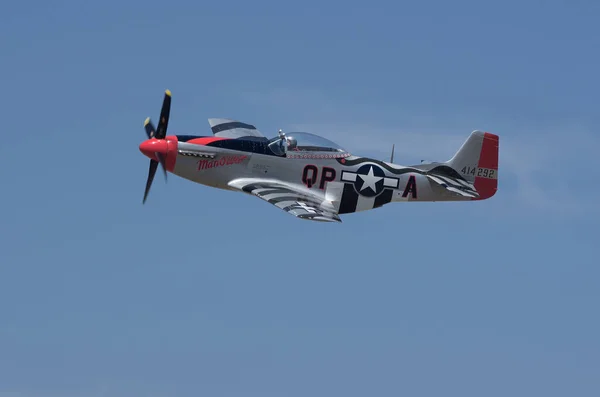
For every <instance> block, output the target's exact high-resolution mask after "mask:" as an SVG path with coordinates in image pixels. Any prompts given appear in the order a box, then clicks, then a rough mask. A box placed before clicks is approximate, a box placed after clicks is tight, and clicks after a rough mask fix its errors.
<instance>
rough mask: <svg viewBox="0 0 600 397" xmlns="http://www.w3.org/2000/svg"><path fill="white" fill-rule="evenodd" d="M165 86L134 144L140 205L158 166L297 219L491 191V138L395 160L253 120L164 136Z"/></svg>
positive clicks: (479, 134) (494, 169) (494, 163)
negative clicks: (264, 128) (449, 152)
mask: <svg viewBox="0 0 600 397" xmlns="http://www.w3.org/2000/svg"><path fill="white" fill-rule="evenodd" d="M170 111H171V92H170V91H169V90H166V91H165V95H164V99H163V104H162V109H161V113H160V119H159V122H158V128H154V124H153V123H152V121H151V120H150V118H147V119H146V120H145V122H144V128H145V131H146V134H147V136H148V139H147V140H145V141H143V142H142V143H141V144H140V146H139V149H140V151H141V152H142V153H143V154H144V155H145V156H147V157H149V158H150V168H149V172H148V179H147V182H146V190H145V192H144V198H143V201H142V203H145V202H146V199H147V197H148V193H149V191H150V187H151V185H152V181H153V180H154V175H155V174H156V170H157V168H158V165H159V164H160V165H161V168H162V170H163V173H164V176H165V180H166V178H167V172H169V173H172V174H175V175H177V176H180V177H182V178H185V179H187V180H190V181H192V182H196V183H199V184H202V185H206V186H210V187H214V188H218V189H223V190H230V191H237V192H242V193H246V194H249V195H254V196H257V197H259V198H260V199H262V200H264V201H266V202H268V203H270V204H272V205H274V206H275V207H277V208H279V209H281V210H283V211H285V212H287V213H288V214H291V215H294V216H296V217H297V218H300V219H305V220H312V221H321V222H342V220H341V217H340V215H344V214H350V213H355V212H359V211H366V210H371V209H375V208H380V207H382V206H384V205H385V204H389V203H392V202H437V201H444V202H445V201H478V200H486V199H489V198H491V197H492V196H494V195H495V194H496V191H497V189H498V151H499V136H498V135H496V134H492V133H489V132H483V131H479V130H475V131H473V132H472V133H471V134H470V135H469V136H468V137H467V139H466V140H465V141H464V143H463V144H462V146H461V147H460V148H459V149H458V151H457V152H456V153H455V155H454V156H453V157H452V158H451V159H449V160H447V161H442V162H422V163H421V164H416V165H410V166H403V165H398V164H394V163H393V161H394V147H392V154H391V157H390V161H389V162H387V161H381V160H377V159H373V158H368V157H362V156H358V155H353V154H351V153H349V152H347V151H346V150H344V149H343V148H342V147H340V146H339V145H337V144H336V143H334V142H332V141H330V140H328V139H326V138H324V137H321V136H319V135H315V134H311V133H308V132H289V133H284V132H283V131H281V130H279V133H278V134H277V136H275V137H273V138H267V137H266V136H264V135H263V134H262V133H261V132H260V131H259V130H258V129H257V128H256V127H255V126H254V125H251V124H247V123H243V122H240V121H236V120H232V119H221V118H211V119H209V120H208V122H209V125H210V127H211V130H212V135H204V136H197V135H167V127H168V124H169V116H170Z"/></svg>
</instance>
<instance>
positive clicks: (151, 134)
mask: <svg viewBox="0 0 600 397" xmlns="http://www.w3.org/2000/svg"><path fill="white" fill-rule="evenodd" d="M170 113H171V91H169V90H166V91H165V97H164V99H163V104H162V109H161V110H160V119H159V121H158V128H154V124H153V123H152V121H151V120H150V117H148V118H147V119H146V120H145V121H144V129H145V130H146V135H147V136H148V139H165V137H166V136H167V127H168V126H169V115H170ZM154 154H155V155H156V157H157V158H158V161H156V160H153V159H150V167H149V169H148V179H147V180H146V190H145V191H144V199H143V201H142V203H144V204H145V203H146V198H148V193H149V192H150V187H151V186H152V181H153V180H154V175H155V174H156V169H157V168H158V164H159V163H160V165H161V168H162V170H163V173H164V175H165V182H166V180H167V167H166V165H165V158H164V156H163V154H162V153H158V152H155V153H154Z"/></svg>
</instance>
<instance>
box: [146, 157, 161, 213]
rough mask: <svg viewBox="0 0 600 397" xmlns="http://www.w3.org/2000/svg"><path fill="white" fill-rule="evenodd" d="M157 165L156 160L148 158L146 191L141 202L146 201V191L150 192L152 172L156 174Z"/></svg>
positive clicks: (152, 178)
mask: <svg viewBox="0 0 600 397" xmlns="http://www.w3.org/2000/svg"><path fill="white" fill-rule="evenodd" d="M157 167H158V161H156V160H150V168H149V169H148V180H147V181H146V191H145V192H144V200H143V201H142V203H146V198H147V197H148V192H150V186H152V181H153V180H154V174H156V168H157Z"/></svg>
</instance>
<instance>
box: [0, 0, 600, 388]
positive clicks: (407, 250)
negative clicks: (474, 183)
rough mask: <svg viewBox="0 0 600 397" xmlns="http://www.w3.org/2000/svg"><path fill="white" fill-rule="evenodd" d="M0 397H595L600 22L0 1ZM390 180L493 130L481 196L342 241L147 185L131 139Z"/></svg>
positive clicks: (429, 208)
mask: <svg viewBox="0 0 600 397" xmlns="http://www.w3.org/2000/svg"><path fill="white" fill-rule="evenodd" d="M0 11H1V14H2V16H3V18H2V24H0V57H1V58H0V59H1V62H0V72H1V73H0V76H1V82H2V84H1V87H2V95H1V96H0V109H1V112H0V114H1V116H2V134H3V136H4V139H3V140H2V144H0V163H1V164H2V167H1V168H0V172H1V180H2V188H1V189H2V190H1V195H0V204H1V205H2V209H3V212H2V213H3V215H2V218H1V221H0V396H2V397H8V396H10V397H59V396H60V397H74V396H93V397H97V396H111V397H113V396H114V397H119V396H149V397H159V396H277V397H280V396H302V397H305V396H332V395H336V396H338V395H339V396H399V395H406V396H435V397H438V396H460V397H465V396H477V397H480V396H486V397H492V396H499V397H500V396H502V397H505V396H533V395H537V396H546V397H549V396H567V395H568V396H578V397H584V396H598V395H600V358H599V357H600V341H599V335H600V317H599V315H598V304H599V302H600V289H599V287H598V286H599V283H600V270H599V267H598V265H599V262H600V261H599V260H598V257H597V249H596V248H597V247H598V235H599V220H600V211H599V209H598V205H597V202H598V199H599V198H600V187H599V186H600V184H599V183H598V181H599V178H600V167H599V165H600V164H599V163H600V162H599V161H598V147H599V144H600V134H599V133H598V125H599V124H600V112H599V111H598V109H599V103H600V97H599V94H598V92H600V79H599V77H598V70H600V55H599V52H598V48H600V23H599V22H598V21H600V3H599V2H597V1H495V2H490V1H463V0H457V1H452V2H450V1H441V0H440V1H419V2H417V1H412V2H392V1H388V2H378V1H370V2H366V3H360V2H356V1H349V2H348V1H344V2H342V1H338V2H310V1H304V2H282V1H278V2H275V1H248V2H244V1H241V0H239V1H232V2H219V3H217V2H210V3H208V2H204V1H169V2H166V1H154V0H147V1H135V2H120V1H119V2H117V1H103V2H95V3H92V2H84V1H52V2H51V1H48V2H45V1H44V2H43V1H19V2H16V1H11V2H4V3H3V4H2V5H1V6H0ZM167 88H168V89H170V90H171V91H172V92H173V108H172V113H171V123H170V126H169V133H173V134H175V133H178V134H210V129H209V126H208V123H207V120H206V119H207V118H209V117H228V118H234V119H238V120H242V121H245V122H248V123H252V124H255V125H256V126H257V127H258V128H259V129H260V130H261V131H263V132H264V133H265V134H267V135H269V136H273V135H275V134H276V132H277V129H278V128H283V129H284V130H291V129H297V128H302V129H304V130H308V131H310V132H313V133H317V134H321V135H323V136H325V137H327V138H329V139H332V140H334V141H336V142H337V143H339V144H340V145H342V146H343V147H345V148H346V149H348V150H350V151H352V152H354V153H357V154H361V155H372V156H375V157H377V158H381V159H387V158H389V153H390V149H391V145H392V144H395V145H396V150H397V151H396V156H395V160H396V161H397V162H398V163H401V164H411V163H417V162H419V161H420V160H421V159H427V160H446V159H448V158H450V157H451V156H452V155H453V154H454V152H455V151H456V149H458V147H459V146H460V144H461V143H462V141H463V140H464V139H466V137H467V136H468V134H469V133H470V132H471V131H472V130H474V129H481V130H485V131H490V132H493V133H496V134H498V135H500V137H501V140H500V180H499V189H500V190H499V192H498V194H497V195H496V196H495V197H494V198H493V199H491V200H488V201H484V202H477V203H422V204H404V203H398V204H393V205H389V206H386V207H384V208H382V209H379V210H376V211H370V212H365V213H358V214H353V215H348V216H345V217H344V218H343V221H344V222H343V223H342V224H322V223H311V222H306V221H302V220H299V219H296V218H294V217H293V216H290V215H288V214H286V213H284V212H283V211H280V210H278V209H277V208H275V207H272V206H270V205H269V204H267V203H264V202H262V201H261V200H259V199H256V198H253V197H249V196H245V195H242V194H239V193H237V194H236V193H232V192H225V191H219V190H214V189H210V188H207V187H204V186H201V185H196V184H192V183H191V182H187V181H185V180H183V179H180V178H178V177H175V176H173V175H171V176H170V178H169V181H168V183H167V184H165V183H164V179H163V178H162V176H161V175H160V174H157V178H156V180H155V183H154V186H153V189H152V191H151V194H150V197H149V199H148V202H147V203H146V205H144V206H143V205H142V202H141V201H142V196H143V190H144V185H145V180H146V175H147V169H148V159H147V158H146V157H144V156H143V155H142V154H141V153H140V152H139V150H138V145H139V143H140V142H142V141H143V140H144V139H145V133H144V130H143V120H144V119H145V118H146V117H147V116H151V117H152V118H153V119H154V120H157V119H158V115H159V112H160V106H161V102H162V97H163V92H164V90H165V89H167Z"/></svg>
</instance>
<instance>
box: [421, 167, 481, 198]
mask: <svg viewBox="0 0 600 397" xmlns="http://www.w3.org/2000/svg"><path fill="white" fill-rule="evenodd" d="M425 175H427V178H429V180H431V181H433V182H435V183H436V184H438V185H440V186H442V187H443V188H445V189H446V190H448V191H450V192H452V193H454V194H457V195H460V196H463V197H472V198H477V197H479V193H477V189H475V186H474V185H473V184H472V183H470V182H467V181H466V180H464V179H462V178H456V177H451V176H448V175H439V174H429V173H427V174H425Z"/></svg>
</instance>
